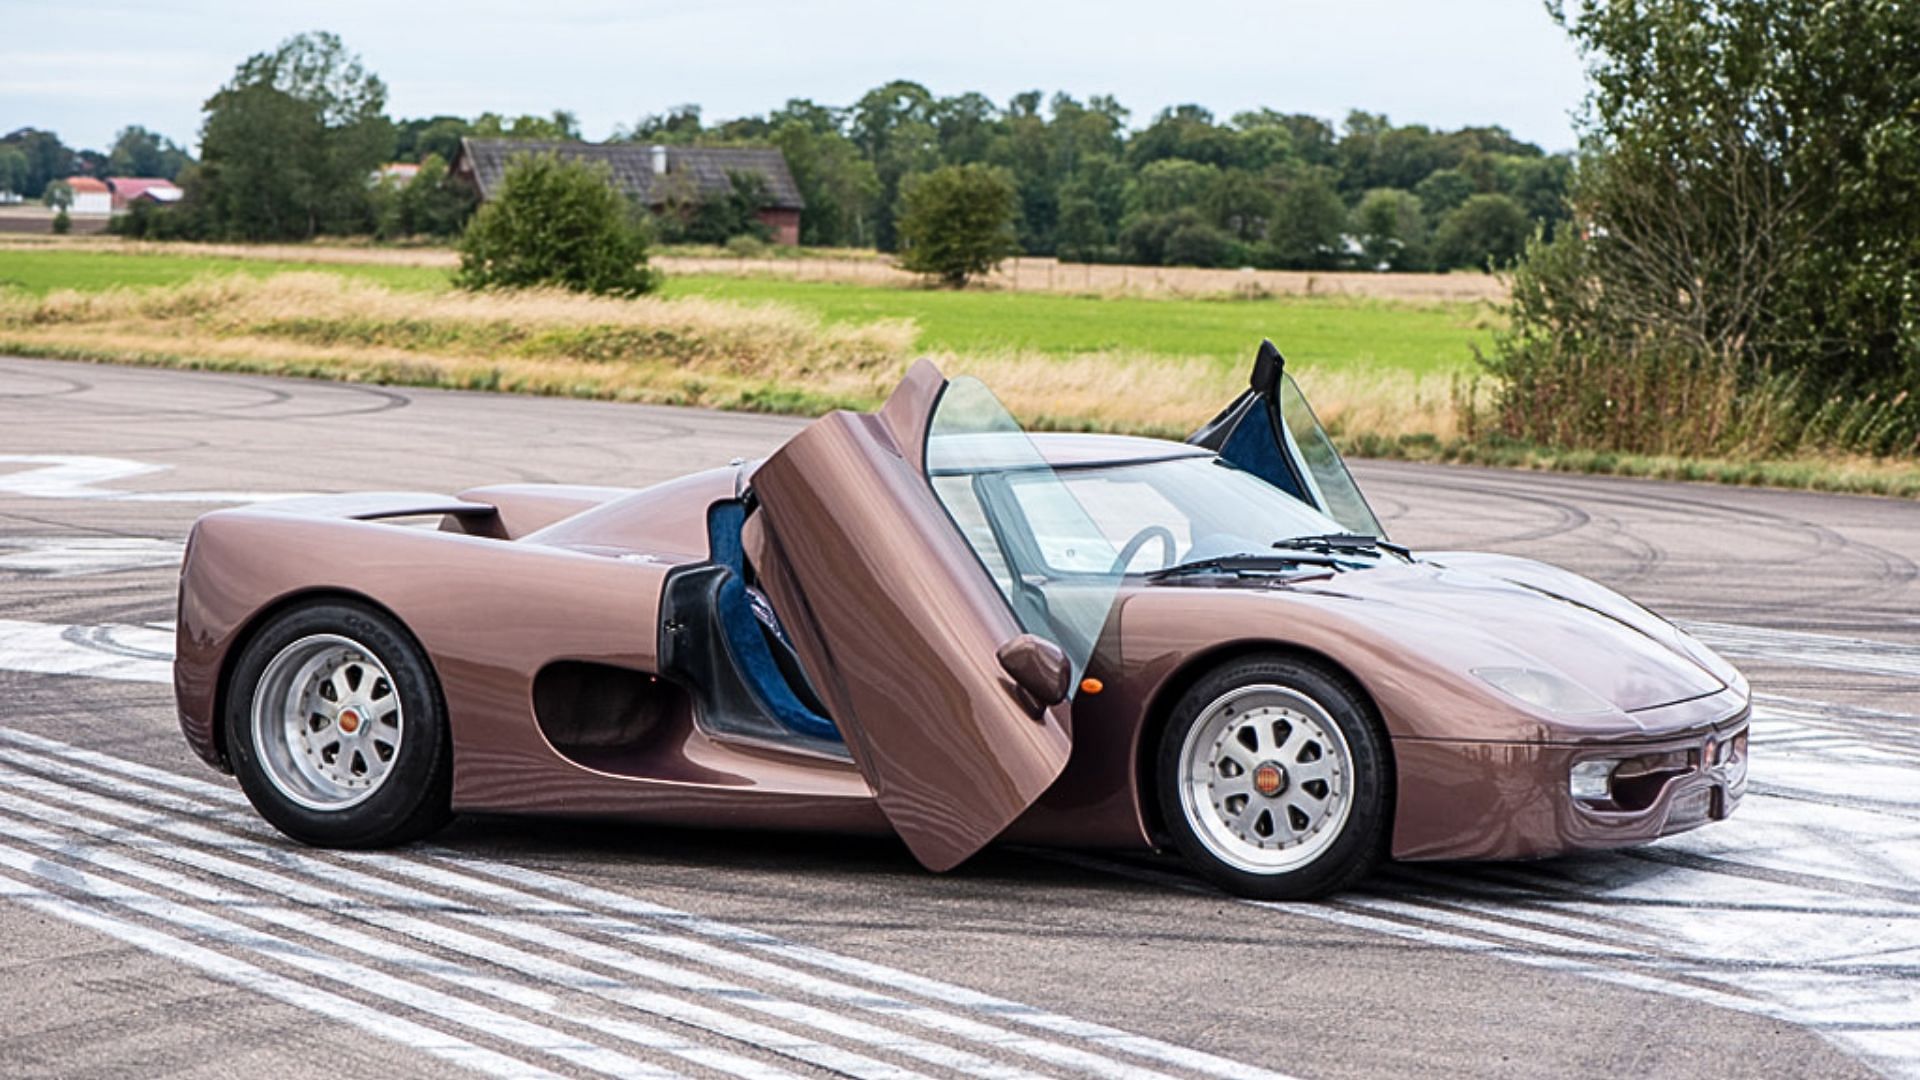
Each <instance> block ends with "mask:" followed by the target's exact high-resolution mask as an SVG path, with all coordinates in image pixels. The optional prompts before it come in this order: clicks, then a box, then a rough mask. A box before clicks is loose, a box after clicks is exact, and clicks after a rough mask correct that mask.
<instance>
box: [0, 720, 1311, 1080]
mask: <svg viewBox="0 0 1920 1080" xmlns="http://www.w3.org/2000/svg"><path fill="white" fill-rule="evenodd" d="M0 741H6V742H12V743H15V744H16V745H23V746H29V747H32V748H33V750H32V751H31V752H27V753H22V752H19V751H0V758H4V759H5V760H8V761H10V762H13V763H15V764H18V765H21V766H24V767H27V768H32V769H40V770H50V771H55V772H59V773H62V774H69V773H70V774H71V775H74V776H75V777H76V778H77V779H82V780H87V781H91V782H93V783H96V784H106V785H111V787H112V790H114V791H115V792H116V793H117V794H118V795H120V796H122V797H123V798H127V799H137V800H138V801H139V802H140V803H142V804H144V805H152V806H157V807H162V808H165V809H167V810H169V811H172V812H174V813H176V814H181V815H192V816H193V817H194V818H196V819H198V820H202V821H205V820H214V821H219V822H222V823H224V824H228V825H230V826H231V827H234V828H238V829H241V830H243V831H246V832H251V833H254V834H258V835H263V836H271V835H272V834H270V833H268V832H267V830H266V828H265V826H264V825H262V824H261V823H260V822H259V821H258V819H257V818H255V817H254V816H253V815H252V814H251V813H243V812H224V811H219V810H213V809H212V808H210V807H209V806H208V801H212V802H216V803H220V804H224V805H234V801H235V800H237V799H238V798H239V797H238V796H237V795H235V794H234V793H232V792H230V791H228V790H227V789H224V788H218V787H214V786H213V785H208V784H205V783H203V782H201V781H196V780H190V779H187V778H184V777H178V776H176V775H174V774H171V773H164V772H162V771H161V770H154V769H151V768H150V767H146V766H139V765H136V764H135V763H131V762H122V761H120V759H116V758H110V757H108V756H106V755H100V754H97V753H95V752H92V751H84V750H78V749H77V748H69V747H66V746H64V744H59V743H55V742H53V741H51V740H43V739H40V738H38V737H35V736H28V735H24V734H23V733H17V732H5V731H0ZM63 758H64V759H68V760H80V759H85V760H87V761H89V763H91V764H93V765H95V766H99V767H103V768H106V769H107V770H108V775H104V776H102V775H100V774H98V773H94V772H92V771H90V770H87V769H85V768H80V767H77V766H72V765H66V764H63V763H62V762H61V761H60V760H58V759H63ZM134 776H138V777H139V778H140V779H143V780H146V779H151V780H154V781H158V782H160V783H161V784H162V786H165V787H168V788H172V789H174V790H187V791H194V792H195V793H196V794H199V795H201V796H202V798H199V799H192V798H186V797H182V796H174V795H168V794H165V793H162V792H157V791H152V790H150V789H147V787H146V785H145V784H129V783H128V780H129V779H130V778H132V777H134ZM24 783H26V784H27V785H28V786H27V788H25V790H32V791H33V792H34V793H35V794H37V795H40V796H41V797H43V798H54V799H56V801H73V800H75V799H84V798H85V796H84V795H83V796H71V795H68V796H62V795H60V794H59V793H58V791H57V788H54V789H49V788H47V787H46V786H45V785H46V783H47V782H46V781H35V780H28V781H24ZM35 784H38V785H40V786H39V787H34V786H33V785H35ZM209 797H210V800H209ZM76 805H85V806H86V808H87V809H90V810H92V811H93V812H95V813H105V814H107V815H108V816H112V817H117V818H120V819H123V820H126V819H128V818H129V817H130V816H133V817H136V818H137V817H138V816H139V815H140V814H141V812H140V811H137V810H132V809H130V808H129V807H127V806H125V805H110V804H105V803H99V802H97V801H96V802H95V803H91V804H89V803H84V802H80V803H76ZM210 811H211V812H210ZM142 823H143V824H145V825H150V826H152V827H154V828H156V829H157V830H159V831H162V832H166V833H169V834H172V835H177V836H181V837H183V838H187V839H191V840H193V841H196V842H199V843H203V844H214V845H219V850H221V851H222V852H224V853H226V854H230V855H238V856H242V857H248V858H257V859H261V860H263V861H269V862H271V863H272V864H273V865H275V866H277V867H279V868H281V869H286V870H297V871H300V872H303V873H308V874H311V875H313V876H315V877H319V878H322V879H323V880H326V881H327V882H328V883H329V884H331V885H335V886H339V887H347V888H351V889H352V890H353V891H355V892H358V893H363V894H366V895H369V896H371V897H373V898H374V899H376V900H377V901H378V904H377V905H375V906H373V907H371V908H369V909H368V911H367V913H366V914H364V915H363V914H361V913H359V912H357V911H356V912H355V917H359V918H364V919H366V920H368V921H373V920H374V919H375V918H377V917H378V912H380V911H381V910H384V909H391V908H396V907H413V908H433V909H437V910H439V911H441V912H443V913H444V914H445V915H446V916H447V917H450V918H454V919H459V920H461V921H465V922H469V923H471V924H472V925H474V926H476V927H478V928H481V929H485V930H488V931H490V932H493V933H496V934H502V935H505V936H508V937H515V938H519V939H521V940H525V941H528V942H530V943H533V944H538V945H541V946H542V947H543V948H545V949H547V950H550V951H551V952H552V953H553V954H555V955H566V956H572V957H576V958H579V959H582V960H588V961H591V962H594V963H597V964H601V965H603V966H606V967H609V968H612V969H614V970H619V971H625V972H627V973H629V974H633V975H637V976H639V977H641V978H649V979H655V980H659V981H662V982H666V983H667V984H669V985H675V986H678V987H680V988H682V989H687V990H692V991H694V992H696V993H708V994H713V995H715V996H717V997H718V998H719V999H720V1000H723V1001H728V1002H732V1003H736V1004H740V1005H743V1006H745V1007H748V1008H756V1009H759V1010H761V1011H767V1012H769V1014H770V1015H774V1016H776V1017H785V1018H788V1019H792V1020H796V1021H798V1022H803V1023H807V1022H810V1023H812V1024H814V1025H816V1026H820V1027H823V1028H825V1029H827V1030H833V1031H835V1032H836V1033H838V1034H840V1035H842V1037H848V1038H854V1039H857V1040H861V1041H869V1042H872V1043H873V1044H875V1045H881V1046H884V1047H886V1048H888V1049H891V1050H893V1051H895V1052H899V1053H904V1054H908V1055H911V1056H916V1057H920V1058H922V1059H923V1060H929V1061H933V1062H935V1063H936V1064H940V1065H942V1066H943V1067H945V1068H949V1069H955V1070H958V1071H961V1072H965V1073H969V1074H972V1075H979V1076H1020V1075H1025V1076H1031V1074H1028V1073H1026V1072H1025V1071H1024V1070H1019V1069H1015V1068H1012V1067H1008V1066H1000V1065H996V1064H995V1063H992V1062H990V1061H986V1060H985V1059H979V1058H977V1057H974V1056H973V1055H969V1054H966V1053H964V1052H958V1051H954V1050H951V1049H950V1048H946V1047H942V1046H939V1045H938V1044H929V1043H926V1042H925V1041H924V1040H919V1039H915V1038H913V1037H911V1036H905V1035H901V1034H898V1033H893V1032H888V1031H885V1030H884V1029H879V1028H875V1027H873V1026H872V1025H866V1024H863V1023H861V1022H857V1021H848V1020H846V1019H844V1018H840V1017H836V1016H834V1015H833V1014H831V1013H827V1012H825V1011H824V1010H817V1009H812V1008H811V1007H804V1008H796V1007H795V1006H794V1004H793V1003H791V1002H784V1001H782V1000H781V999H777V998H771V997H768V996H767V995H764V994H759V993H758V992H754V991H749V990H747V989H746V988H744V987H739V986H732V985H729V984H725V983H720V982H716V981H715V980H712V979H711V978H708V977H693V978H689V973H687V972H685V971H684V970H683V969H674V968H672V967H670V966H666V965H660V964H658V963H656V962H651V961H645V960H639V959H637V958H635V957H634V956H633V955H632V954H628V953H624V952H622V951H620V950H616V949H610V948H607V947H605V946H602V945H599V944H597V943H595V942H592V941H589V940H587V939H583V938H579V937H578V936H577V935H570V934H565V933H560V932H557V931H552V930H548V929H546V928H545V927H542V926H540V925H537V924H534V925H524V924H523V923H522V922H521V921H520V920H519V919H509V918H506V917H504V916H498V915H492V914H483V913H478V912H473V911H466V910H461V909H459V908H458V907H454V908H449V902H448V901H447V900H446V899H445V898H443V897H440V896H436V895H433V894H425V893H420V892H417V891H415V890H411V889H408V888H406V887H404V886H398V885H395V884H393V883H390V882H384V881H382V880H381V879H377V878H368V877H366V876H365V875H361V874H358V873H356V872H355V871H352V870H349V869H346V868H344V867H341V866H339V865H338V864H336V863H331V862H326V861H323V860H319V859H315V858H312V857H309V856H305V855H303V854H301V853H299V852H297V851H295V852H290V851H288V850H286V849H285V848H284V847H283V846H280V845H278V844H273V843H270V844H265V845H262V844H251V843H244V842H242V843H236V842H235V838H234V837H232V836H230V835H226V834H220V833H212V832H209V831H208V830H206V829H205V828H204V827H202V826H198V825H194V824H192V823H190V822H185V821H167V820H161V821H143V822H142ZM347 858H348V859H349V860H350V861H352V862H355V863H362V864H367V865H372V866H376V867H378V868H379V869H382V870H384V871H387V872H390V873H397V874H401V875H402V876H409V877H415V878H419V879H421V880H423V881H430V882H432V883H435V884H438V885H440V886H442V887H445V888H449V889H453V890H456V891H464V892H467V893H469V894H470V895H478V896H481V897H483V898H485V899H490V900H494V901H503V902H506V903H508V904H510V905H511V906H514V907H517V908H518V909H519V910H521V911H524V912H525V913H526V915H527V916H533V917H538V918H543V919H548V920H551V919H553V918H564V919H566V920H567V921H568V925H571V926H581V927H589V928H592V929H596V930H599V931H602V932H605V933H607V934H609V935H610V936H614V937H618V938H621V939H624V940H629V941H633V942H635V943H638V944H643V945H647V946H649V947H653V948H662V949H664V950H665V951H669V952H677V953H681V954H683V955H686V956H688V958H689V959H696V960H700V961H704V962H707V963H710V964H715V965H717V966H722V967H726V968H729V969H733V970H743V973H745V974H750V975H754V976H758V977H762V978H765V979H767V980H768V981H770V982H776V983H783V984H786V985H792V986H794V987H795V988H796V989H799V990H801V991H803V992H806V993H810V994H814V995H817V996H821V997H826V998H828V999H829V1000H834V1001H836V1002H837V1003H839V1004H845V1005H852V1006H854V1007H856V1008H865V1009H870V1010H873V1011H874V1012H876V1013H877V1014H879V1015H882V1016H887V1017H890V1018H894V1019H900V1020H907V1021H910V1022H915V1023H919V1024H923V1025H926V1026H931V1027H934V1028H936V1029H938V1030H942V1031H945V1032H947V1033H949V1034H952V1035H958V1036H960V1037H962V1038H967V1039H970V1040H974V1041H978V1042H980V1043H981V1044H982V1045H986V1046H989V1047H991V1048H993V1049H996V1050H999V1051H1001V1052H1014V1053H1024V1054H1028V1055H1031V1056H1034V1057H1038V1058H1040V1059H1042V1060H1047V1061H1050V1062H1052V1063H1054V1064H1057V1065H1065V1066H1067V1067H1071V1068H1075V1069H1076V1070H1077V1071H1085V1072H1089V1073H1091V1074H1093V1075H1097V1076H1135V1077H1142V1078H1146V1077H1156V1076H1160V1075H1162V1074H1157V1073H1154V1072H1152V1071H1150V1070H1146V1069H1141V1068H1139V1067H1135V1066H1130V1065H1128V1064H1127V1063H1125V1062H1122V1061H1117V1060H1114V1059H1112V1058H1108V1057H1103V1056H1101V1055H1099V1054H1094V1053H1090V1052H1087V1051H1081V1050H1076V1049H1075V1048H1072V1047H1068V1046H1063V1045H1060V1044H1055V1043H1051V1042H1048V1041H1046V1040H1038V1039H1033V1038H1031V1037H1027V1036H1022V1035H1019V1034H1018V1033H1015V1032H1009V1031H1006V1030H1005V1029H1001V1028H996V1027H993V1026H991V1025H987V1024H983V1023H980V1022H978V1021H970V1020H966V1019H965V1018H963V1017H953V1016H948V1015H947V1014H944V1013H941V1012H940V1011H939V1010H936V1009H929V1008H927V1007H924V1006H914V1005H911V1004H909V1003H906V1002H904V1001H900V1000H898V999H891V998H889V997H887V996H886V995H884V994H876V993H874V992H872V991H868V990H863V989H861V988H859V987H852V986H846V985H844V984H836V983H833V982H831V981H829V980H822V979H818V978H817V977H812V976H802V977H800V978H795V977H794V976H793V974H792V973H788V972H784V971H783V970H782V969H780V968H779V967H778V966H777V965H769V964H767V963H765V962H764V961H754V960H752V959H751V958H746V957H734V956H732V955H731V954H728V953H726V952H725V951H724V950H716V949H713V948H712V947H711V946H707V947H705V948H701V949H694V950H682V949H678V948H676V947H674V946H673V945H672V944H671V943H670V942H671V939H670V938H668V937H667V936H665V935H662V934H660V933H659V932H658V931H647V930H644V929H641V928H636V927H632V926H630V925H628V924H626V923H625V922H623V921H622V920H619V919H609V918H606V917H604V916H595V915H594V914H593V913H591V912H588V911H585V910H581V909H577V908H572V907H570V906H569V905H564V904H557V903H555V902H552V901H547V900H543V899H541V898H539V897H533V896H529V895H527V894H523V893H518V892H516V891H515V890H508V889H504V888H503V887H501V886H490V887H482V888H478V889H476V888H475V886H476V885H479V886H485V883H483V882H478V881H476V880H474V879H470V878H467V877H466V876H465V875H459V874H449V873H447V872H445V871H432V872H421V867H420V866H419V860H415V859H410V858H406V857H395V856H380V855H364V854H355V855H352V856H348V857H347ZM658 910H659V911H668V912H669V913H670V914H673V915H676V916H680V917H681V919H685V918H691V917H690V916H684V914H683V913H678V912H671V911H670V909H658ZM655 918H656V919H657V918H658V916H657V913H656V915H655ZM389 925H391V924H389ZM713 925H714V926H715V927H719V926H720V924H713ZM723 929H725V930H726V931H728V936H730V937H743V936H752V937H763V936H764V935H757V934H753V933H752V932H750V931H740V930H737V929H734V928H723ZM769 940H773V939H769ZM436 943H437V944H441V945H445V946H448V947H453V948H456V949H458V948H459V946H458V945H450V944H449V942H448V941H447V940H444V939H441V940H438V941H436ZM823 955H830V954H823ZM486 958H488V959H491V960H493V961H494V962H498V963H503V964H505V965H506V966H509V967H515V968H516V969H519V970H526V971H528V973H530V974H535V975H536V976H537V975H540V974H541V972H539V971H535V970H531V969H530V968H529V967H528V966H527V961H526V960H525V959H524V958H522V959H518V960H516V959H514V958H513V957H511V956H503V954H502V953H501V952H500V950H499V949H498V948H496V950H495V951H494V952H493V953H491V954H488V955H487V957H486ZM729 961H732V962H731V963H730V962H729ZM740 961H745V962H746V963H745V964H744V965H743V964H742V963H740ZM549 966H551V965H549ZM876 968H877V966H876ZM877 970H879V971H882V972H885V971H887V970H888V969H884V968H877ZM549 974H550V972H549ZM934 985H936V986H938V985H941V984H934ZM980 996H981V997H983V998H984V997H985V995H980ZM988 1000H989V1001H991V1000H995V999H988ZM1003 1005H1004V1006H1005V1007H1006V1008H1005V1009H995V1010H992V1012H993V1015H996V1016H999V1015H1002V1013H1003V1012H1004V1011H1006V1009H1011V1010H1013V1011H1020V1010H1026V1009H1027V1007H1026V1006H1018V1005H1014V1004H1013V1003H1011V1002H1004V1003H1003ZM676 1019H678V1017H676ZM727 1034H733V1033H732V1032H728V1033H727ZM1087 1034H1088V1035H1091V1036H1094V1037H1095V1039H1096V1040H1097V1041H1098V1042H1099V1043H1100V1044H1101V1045H1102V1046H1103V1047H1104V1048H1107V1049H1110V1050H1120V1049H1122V1048H1123V1045H1122V1044H1123V1043H1124V1040H1125V1039H1126V1038H1138V1037H1131V1036H1126V1033H1124V1032H1118V1031H1116V1030H1115V1029H1111V1028H1102V1027H1100V1026H1098V1025H1087ZM1116 1035H1117V1036H1121V1037H1122V1038H1121V1039H1114V1038H1111V1037H1103V1036H1116ZM1142 1041H1143V1042H1149V1043H1151V1042H1155V1041H1153V1040H1142ZM1157 1047H1158V1048H1160V1049H1159V1052H1156V1053H1155V1054H1153V1055H1152V1056H1153V1057H1154V1058H1156V1059H1159V1058H1165V1057H1168V1056H1171V1055H1168V1054H1167V1053H1165V1052H1164V1051H1165V1049H1176V1050H1177V1049H1179V1048H1176V1047H1171V1046H1170V1044H1163V1043H1161V1044H1157ZM1187 1053H1188V1054H1189V1055H1190V1056H1191V1057H1192V1058H1193V1059H1194V1060H1195V1061H1200V1062H1203V1063H1206V1064H1208V1065H1214V1064H1215V1063H1218V1064H1229V1063H1227V1062H1226V1060H1225V1059H1222V1058H1218V1057H1215V1056H1213V1055H1206V1054H1201V1053H1199V1052H1194V1051H1188V1052H1187ZM1203 1071H1206V1072H1208V1073H1217V1072H1220V1071H1221V1070H1219V1069H1218V1068H1212V1067H1210V1068H1207V1069H1205V1070H1203ZM1239 1075H1242V1076H1267V1077H1272V1076H1275V1075H1277V1074H1272V1073H1269V1072H1265V1071H1264V1070H1259V1069H1253V1068H1248V1067H1245V1066H1243V1067H1241V1069H1240V1072H1239Z"/></svg>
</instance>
